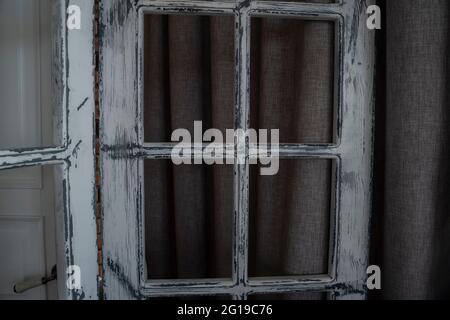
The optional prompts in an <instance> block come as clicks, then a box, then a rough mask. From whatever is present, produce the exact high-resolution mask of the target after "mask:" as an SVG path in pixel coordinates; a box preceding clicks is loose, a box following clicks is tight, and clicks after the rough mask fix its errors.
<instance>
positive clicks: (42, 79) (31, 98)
mask: <svg viewBox="0 0 450 320" xmlns="http://www.w3.org/2000/svg"><path fill="white" fill-rule="evenodd" d="M50 17H51V6H50V1H49V0H40V1H35V0H17V1H11V0H0V42H1V45H0V57H1V59H0V96H1V97H2V99H1V101H0V106H1V108H0V111H1V116H0V149H7V148H15V149H17V148H30V147H37V146H41V145H45V144H46V145H49V144H51V140H52V136H53V128H52V126H53V120H52V117H53V115H52V108H51V104H52V101H51V88H50V87H51V41H50V38H51V34H50V21H51V19H50ZM53 199H54V193H53V168H50V167H46V168H44V167H41V166H36V167H30V168H21V169H12V170H4V171H1V172H0V260H1V261H2V263H1V264H0V299H56V298H57V290H56V284H55V283H49V284H48V285H47V286H41V287H38V288H35V289H32V290H29V291H27V292H25V293H23V294H20V295H17V294H14V292H13V285H14V283H16V282H21V281H24V280H27V279H28V278H30V277H42V276H44V275H49V274H50V270H51V268H52V267H53V265H55V264H56V252H55V250H56V246H55V215H54V209H53V208H54V202H53Z"/></svg>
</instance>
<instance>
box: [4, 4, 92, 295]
mask: <svg viewBox="0 0 450 320" xmlns="http://www.w3.org/2000/svg"><path fill="white" fill-rule="evenodd" d="M5 2H6V1H5ZM34 3H37V1H21V5H22V6H31V5H34ZM51 5H52V6H53V8H52V12H53V16H54V18H53V19H51V20H53V21H54V24H53V25H52V34H53V35H52V38H53V40H52V45H51V47H52V67H53V70H52V79H51V80H52V81H51V84H52V85H53V86H54V87H53V88H52V94H51V95H52V97H53V103H52V106H47V105H45V106H42V108H49V109H52V110H54V111H55V114H56V117H55V119H56V123H55V130H54V131H55V132H54V134H55V142H56V143H55V146H54V147H45V146H42V147H39V146H36V144H33V145H32V146H31V148H30V147H29V146H28V145H26V148H24V146H23V145H18V146H11V147H9V146H8V149H3V150H0V170H6V169H13V168H24V167H39V166H51V165H58V167H61V168H62V170H58V171H57V178H56V180H57V185H61V184H62V185H63V187H62V188H61V189H60V190H59V192H60V193H61V194H60V195H61V199H64V200H63V201H62V202H63V203H61V204H60V205H61V208H60V209H61V210H60V211H61V216H62V220H63V221H61V225H62V226H63V228H60V229H59V230H57V232H60V233H61V237H60V238H59V239H63V240H61V242H59V243H58V245H57V246H58V254H59V256H58V287H59V297H60V298H62V299H65V298H66V299H97V298H98V287H97V275H98V264H97V241H96V233H97V232H96V219H95V205H94V204H95V161H94V154H95V152H94V134H95V131H94V78H93V70H94V61H93V23H94V0H70V1H65V0H64V1H63V0H54V1H52V2H51ZM69 5H77V6H78V7H79V8H80V9H81V12H82V15H81V29H80V30H68V29H67V24H66V17H67V9H68V6H69ZM47 19H49V18H48V17H47ZM20 65H21V66H22V67H23V68H26V67H27V66H29V65H27V64H24V63H22V64H20ZM38 83H39V82H38ZM44 84H46V85H50V83H44ZM25 89H26V88H25ZM34 117H39V115H34ZM46 145H47V144H46ZM50 145H51V144H50ZM58 198H59V197H58ZM71 266H78V267H79V270H80V271H81V275H80V276H81V277H80V280H81V283H80V287H78V288H77V287H74V288H70V289H69V287H67V286H66V280H67V278H68V275H67V274H66V270H70V268H69V267H71ZM31 276H35V275H31Z"/></svg>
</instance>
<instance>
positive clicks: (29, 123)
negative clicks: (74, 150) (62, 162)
mask: <svg viewBox="0 0 450 320" xmlns="http://www.w3.org/2000/svg"><path fill="white" fill-rule="evenodd" d="M51 17H52V15H51V1H50V0H39V1H35V0H18V1H11V0H0V43H1V44H0V97H1V99H0V112H1V116H0V149H17V148H30V147H42V146H52V145H54V143H53V141H54V139H53V119H54V118H53V115H54V110H53V108H52V103H53V102H52V98H53V96H54V92H53V88H52V83H53V81H52V72H51V69H52V32H51V29H52V21H54V20H53V19H52V18H51Z"/></svg>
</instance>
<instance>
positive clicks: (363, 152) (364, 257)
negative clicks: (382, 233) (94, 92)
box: [101, 0, 375, 299]
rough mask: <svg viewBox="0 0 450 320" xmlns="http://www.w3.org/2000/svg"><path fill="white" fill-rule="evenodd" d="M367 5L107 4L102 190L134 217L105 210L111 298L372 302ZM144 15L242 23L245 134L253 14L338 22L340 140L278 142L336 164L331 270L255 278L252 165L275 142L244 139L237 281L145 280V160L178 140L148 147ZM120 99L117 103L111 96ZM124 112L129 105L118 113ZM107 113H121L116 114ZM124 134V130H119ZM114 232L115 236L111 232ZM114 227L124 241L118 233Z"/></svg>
mask: <svg viewBox="0 0 450 320" xmlns="http://www.w3.org/2000/svg"><path fill="white" fill-rule="evenodd" d="M364 3H366V2H364ZM367 5H369V4H367ZM364 9H365V8H364V5H363V1H361V0H351V1H345V2H343V1H339V2H337V3H332V4H313V3H299V2H276V1H182V0H171V1H153V0H138V1H136V2H131V1H118V0H117V1H116V0H114V1H109V2H108V3H104V5H103V8H102V12H101V25H102V29H103V30H104V33H103V39H102V41H101V43H102V49H101V51H102V52H101V70H102V71H101V88H102V90H101V92H102V96H101V108H102V121H101V123H102V124H101V127H102V129H101V144H102V148H101V149H102V164H103V165H102V194H103V201H106V202H108V201H112V202H113V203H112V204H111V205H110V206H111V207H112V208H115V207H117V206H119V207H120V206H122V207H123V208H126V209H127V210H128V212H127V217H121V216H119V215H118V214H117V212H116V213H114V212H113V211H114V210H112V209H109V210H106V211H104V231H103V232H104V252H103V261H104V270H105V294H106V297H108V298H112V299H120V298H148V297H165V296H186V295H187V296H200V295H231V296H233V298H234V299H246V298H247V297H248V295H249V294H258V293H260V294H262V293H293V292H307V291H312V292H317V291H319V292H327V293H328V298H329V299H339V298H355V299H363V298H365V296H366V288H365V279H366V268H367V261H368V249H369V239H368V229H369V218H370V207H371V206H370V202H371V190H370V189H371V188H370V187H371V163H372V136H373V135H372V128H373V90H374V87H373V75H374V61H375V60H374V33H373V31H370V30H368V29H367V28H366V25H365V21H366V17H367V16H366V11H365V10H364ZM124 12H126V14H123V13H124ZM146 12H147V13H156V14H158V13H159V14H196V15H199V14H201V15H233V16H234V17H235V20H236V23H235V46H236V49H235V50H236V65H235V72H236V75H235V97H236V99H235V100H236V101H235V109H234V111H235V129H244V130H246V129H248V128H249V117H250V94H249V92H250V90H249V86H250V55H249V53H250V36H251V32H250V28H251V25H250V21H251V18H252V17H269V16H272V17H274V16H276V17H295V18H300V19H308V20H327V21H330V20H331V21H334V22H335V25H336V35H337V36H336V44H335V50H336V54H335V59H336V61H335V76H334V78H335V81H334V82H335V85H334V88H335V103H334V105H335V106H334V108H335V130H334V131H335V132H336V133H335V142H334V143H331V144H316V145H313V144H293V143H290V144H281V145H280V158H286V159H304V158H309V159H329V160H333V161H334V163H335V170H334V172H335V176H334V177H333V185H334V190H333V192H334V194H335V196H334V197H332V210H331V211H332V212H331V221H330V223H331V224H330V226H331V228H330V229H331V230H330V253H329V264H330V266H329V271H328V274H326V275H316V276H313V275H309V276H299V277H293V276H292V277H266V278H252V279H249V277H248V261H247V260H248V223H249V219H248V214H249V208H248V198H249V161H250V159H251V158H254V157H256V156H257V150H258V149H257V148H267V149H269V150H270V145H268V146H264V145H258V146H255V145H249V144H246V143H244V144H239V143H238V145H237V148H242V149H243V150H244V151H245V155H246V157H245V159H246V162H245V164H235V165H234V175H235V179H234V213H233V261H230V263H232V266H233V268H232V275H233V276H232V279H200V280H189V279H185V280H184V279H182V280H147V277H146V274H145V257H144V252H145V250H144V245H145V244H144V227H143V226H144V224H143V221H144V210H143V208H144V204H143V202H144V200H143V194H144V192H143V178H144V174H143V162H144V160H145V159H170V156H171V151H172V148H173V147H174V146H175V144H174V143H167V142H161V143H145V142H144V140H143V106H142V101H143V99H142V94H143V72H142V70H143V68H142V64H143V59H144V58H143V45H142V41H143V25H142V24H143V14H144V13H146ZM119 13H120V14H119ZM124 41H125V49H124ZM118 57H120V58H119V59H118ZM118 61H122V62H123V63H125V61H126V63H128V64H129V65H128V68H127V74H125V73H124V72H123V71H120V70H119V68H121V67H119V66H117V67H116V66H115V65H114V63H117V62H118ZM117 72H121V73H120V76H121V80H122V81H127V82H129V83H133V84H134V85H133V87H131V88H129V89H130V90H123V89H121V88H120V87H118V85H119V83H118V82H117V83H116V82H115V81H116V79H110V78H109V76H110V75H113V74H117ZM136 79H137V81H136ZM355 81H359V82H357V83H355ZM113 92H114V93H113ZM113 94H114V97H112V96H111V95H113ZM119 106H122V108H121V109H119ZM110 112H116V114H115V115H114V116H109V115H108V113H110ZM119 128H120V130H121V133H120V134H118V132H117V130H118V129H119ZM358 137H359V138H360V139H358ZM193 154H194V156H195V153H193ZM114 170H115V172H116V173H115V175H114V178H112V177H111V173H112V172H113V171H114ZM117 172H118V173H117ZM117 178H119V179H122V180H123V181H121V182H123V183H124V184H125V185H126V186H127V190H133V192H132V194H128V195H119V194H118V192H117V191H113V190H111V188H110V185H111V183H112V182H113V179H117ZM115 183H118V182H117V181H115ZM118 197H119V199H117V198H118ZM124 204H126V206H125V207H124V206H123V205H124ZM113 231H116V233H115V234H113V233H112V232H113ZM117 231H119V232H120V233H123V236H122V237H117ZM130 244H131V246H130Z"/></svg>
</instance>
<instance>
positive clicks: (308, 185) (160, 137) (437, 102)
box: [144, 0, 450, 299]
mask: <svg viewBox="0 0 450 320" xmlns="http://www.w3.org/2000/svg"><path fill="white" fill-rule="evenodd" d="M311 2H327V1H311ZM330 2H332V1H330ZM379 4H380V5H381V6H382V9H383V13H384V14H385V19H384V21H383V29H382V30H381V31H376V32H377V56H378V59H377V62H378V64H377V79H376V81H377V97H376V101H377V106H376V108H377V110H376V134H375V135H376V137H375V138H376V141H375V146H376V148H375V161H374V163H375V167H374V182H375V183H374V213H373V223H372V237H371V240H372V242H371V243H372V250H371V259H372V263H373V264H378V265H380V266H381V268H382V276H383V278H382V287H383V288H382V290H381V291H380V292H378V293H377V294H374V295H372V297H373V298H389V299H390V298H436V297H437V298H443V297H446V295H447V294H448V293H449V292H448V291H449V289H450V277H449V276H447V275H446V270H448V268H449V267H450V266H449V261H450V258H449V257H450V252H449V248H450V242H449V240H450V230H449V221H448V216H449V208H448V201H449V200H448V198H449V196H448V195H447V193H448V191H449V185H448V184H449V172H448V169H447V167H448V165H447V163H448V157H449V153H448V151H449V150H448V149H449V147H448V142H449V133H448V129H447V128H448V127H449V126H448V125H449V123H448V122H449V119H448V114H449V112H450V110H449V103H448V101H449V100H448V98H449V97H448V95H449V94H448V92H449V88H448V86H449V85H448V80H449V79H448V78H449V75H450V74H449V70H448V59H449V58H448V57H449V50H448V43H449V34H448V33H449V26H450V25H449V23H450V21H449V14H450V8H449V7H450V4H449V3H448V1H447V0H414V1H411V0H408V1H406V0H397V1H386V3H385V2H382V1H379ZM144 43H145V83H146V84H145V93H144V101H145V102H144V103H145V110H144V117H145V138H146V141H147V142H167V141H170V135H171V133H172V131H173V130H175V129H177V128H186V129H189V130H190V131H191V132H193V122H194V120H201V121H202V122H203V130H206V129H208V128H218V129H220V130H222V131H224V130H225V129H227V128H228V129H230V128H233V127H234V123H233V121H234V63H235V60H234V59H235V58H234V54H235V52H234V19H233V17H198V16H156V15H151V16H150V15H149V16H147V17H146V20H145V42H144ZM251 44H252V52H251V69H252V70H251V127H252V128H256V129H258V128H264V129H271V128H279V129H280V142H289V143H291V142H294V143H329V142H333V139H334V136H333V120H334V113H333V90H334V88H333V73H332V72H333V68H334V63H333V62H334V60H333V52H334V51H333V50H334V26H333V24H331V23H329V22H323V21H300V20H295V19H277V18H267V19H266V18H264V19H261V18H258V19H254V20H253V21H252V43H251ZM332 176H333V163H332V161H324V160H281V162H280V171H279V173H278V174H277V175H275V176H261V175H259V171H258V166H252V169H251V174H250V202H249V206H250V239H249V244H250V248H249V260H250V261H249V274H250V276H285V275H307V274H308V275H310V274H323V273H326V272H327V267H328V265H327V263H328V239H329V221H330V216H329V215H330V203H331V199H330V197H331V193H332V189H331V186H332ZM145 194H146V201H145V206H146V216H145V220H146V230H145V232H146V233H145V235H146V258H147V271H148V276H149V278H151V279H170V278H172V279H173V278H208V277H213V278H216V277H221V278H229V277H231V249H232V247H231V246H232V240H231V235H232V216H233V167H232V166H226V165H216V166H205V165H196V166H192V165H183V166H174V165H172V163H171V161H170V160H158V161H156V160H148V161H146V163H145ZM282 298H299V299H321V298H324V296H323V295H321V294H307V295H284V296H282Z"/></svg>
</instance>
